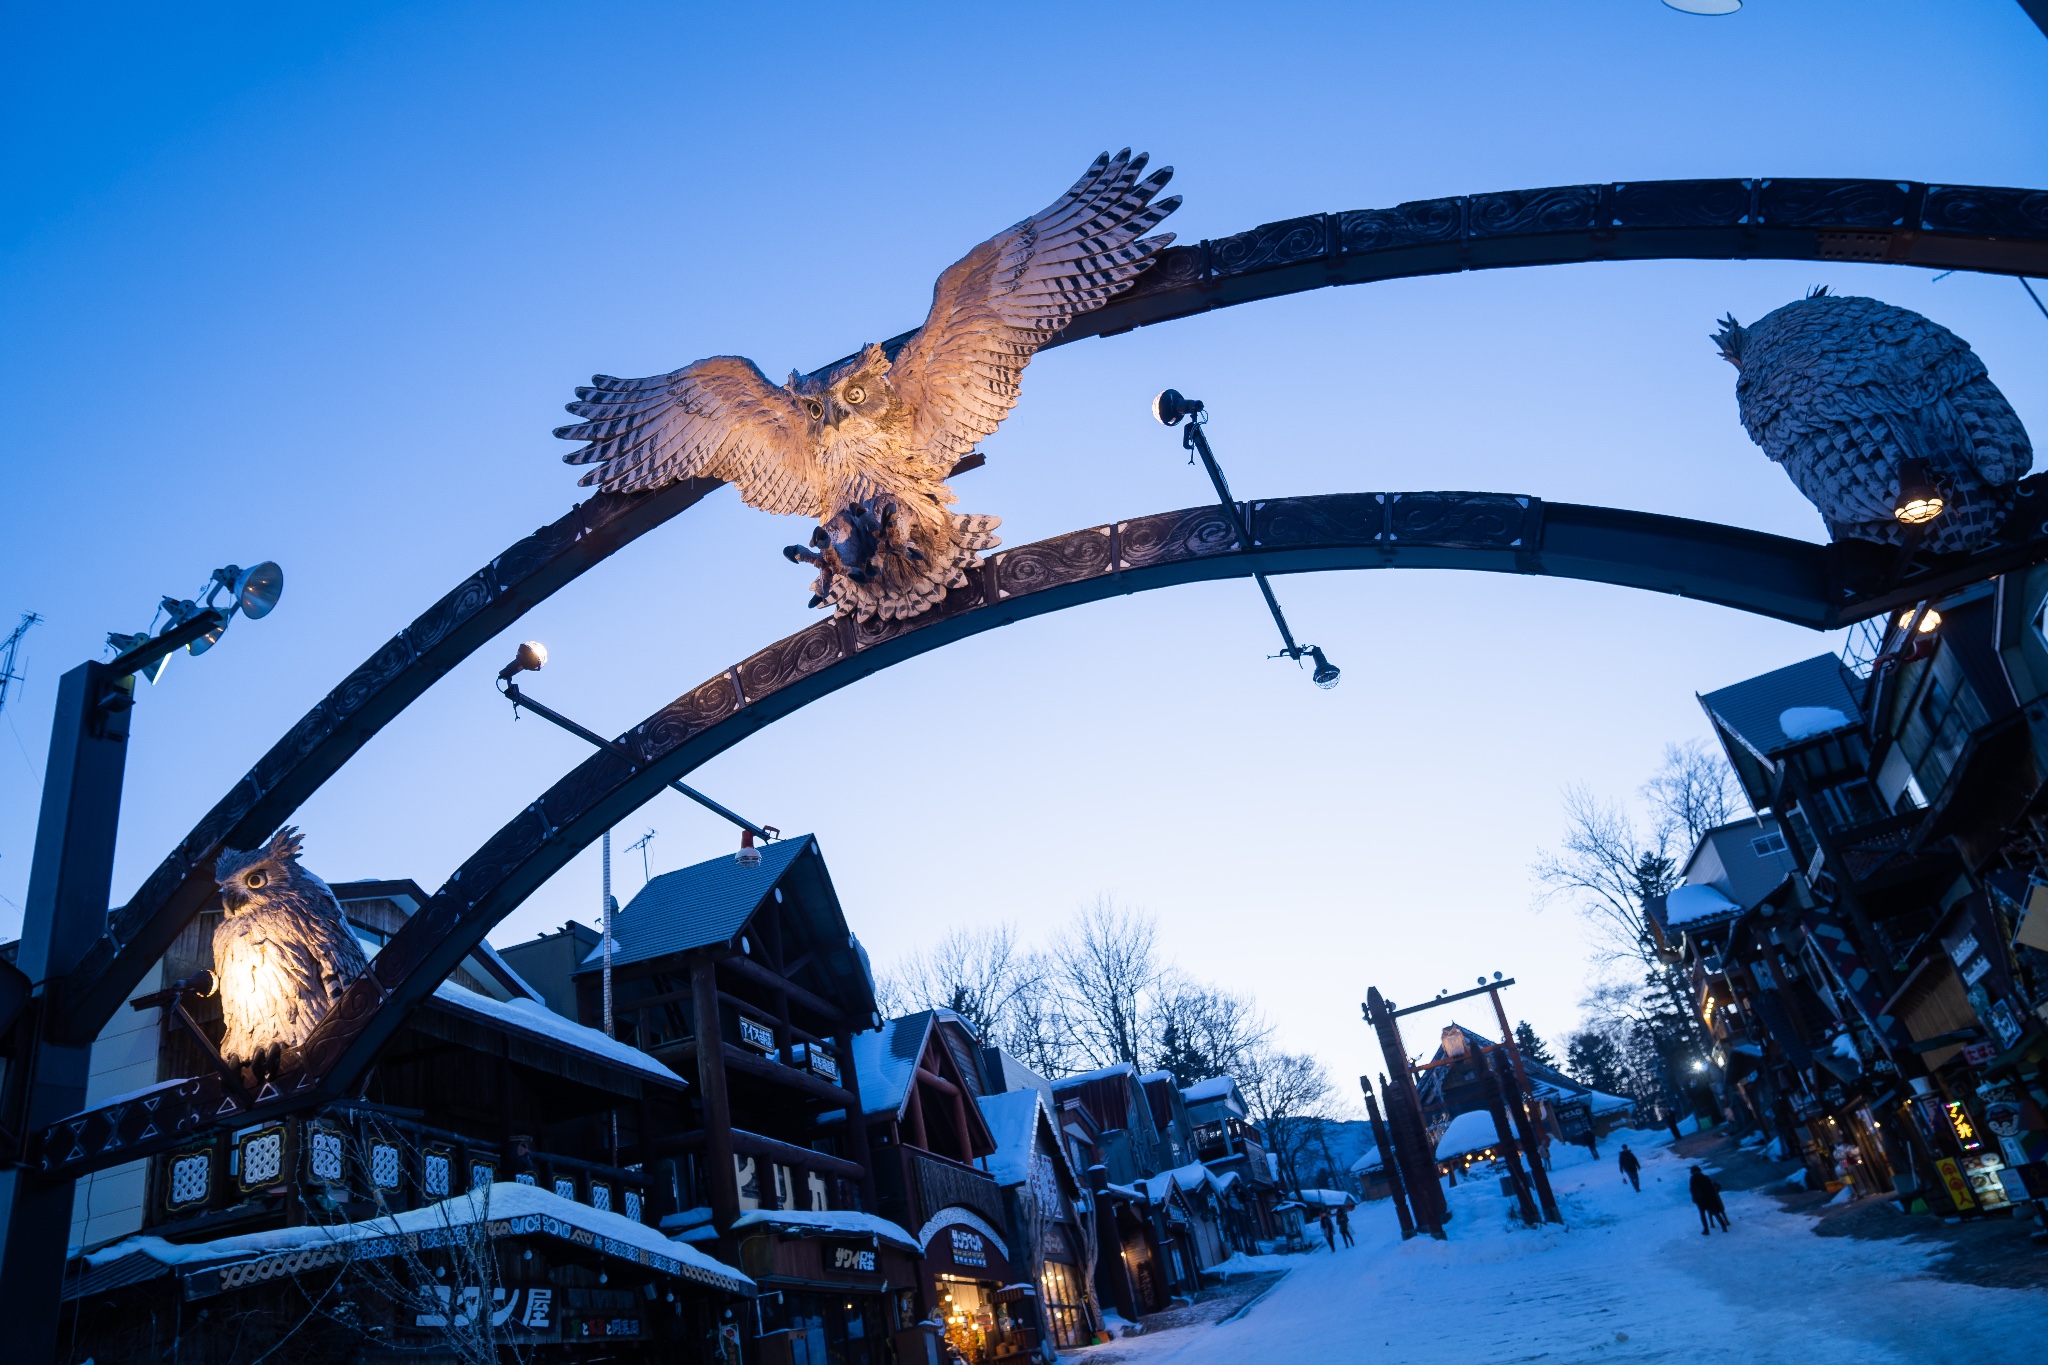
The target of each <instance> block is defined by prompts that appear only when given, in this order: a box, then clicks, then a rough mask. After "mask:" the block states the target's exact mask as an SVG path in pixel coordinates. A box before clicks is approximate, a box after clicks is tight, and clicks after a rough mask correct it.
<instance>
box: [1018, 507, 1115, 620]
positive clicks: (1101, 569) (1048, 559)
mask: <svg viewBox="0 0 2048 1365" xmlns="http://www.w3.org/2000/svg"><path fill="white" fill-rule="evenodd" d="M1109 544H1110V534H1109V528H1108V527H1107V526H1091V527H1089V528H1088V529H1087V530H1085V531H1074V532H1072V533H1070V534H1068V535H1063V536H1054V537H1053V538H1052V539H1051V540H1041V541H1037V542H1036V543H1034V544H1030V545H1022V546H1019V547H1018V548H1016V549H1014V550H1005V551H1003V552H1002V553H1000V554H997V555H995V556H994V557H993V567H994V570H995V583H996V598H997V600H998V601H1000V600H1002V599H1004V598H1010V597H1021V596H1023V595H1025V594H1026V593H1034V592H1042V591H1044V590H1045V589H1047V588H1057V587H1059V586H1061V585H1062V584H1065V583H1078V582H1080V581H1081V580H1082V579H1084V578H1094V577H1096V576H1097V575H1098V574H1105V573H1108V572H1109V571H1110V570H1111V569H1112V568H1114V567H1115V566H1114V565H1112V564H1111V563H1110V561H1109Z"/></svg>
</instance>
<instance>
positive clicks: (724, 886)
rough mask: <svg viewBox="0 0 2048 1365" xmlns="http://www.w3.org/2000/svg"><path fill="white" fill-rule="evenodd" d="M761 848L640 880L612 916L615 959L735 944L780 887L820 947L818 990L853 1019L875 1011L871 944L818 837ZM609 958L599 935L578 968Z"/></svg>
mask: <svg viewBox="0 0 2048 1365" xmlns="http://www.w3.org/2000/svg"><path fill="white" fill-rule="evenodd" d="M760 853H761V861H760V862H759V863H758V864H757V865H755V866H753V867H743V866H741V865H740V863H739V860H738V859H736V858H735V857H733V856H732V855H731V854H722V855H721V856H719V857H716V858H709V859H706V860H705V861H703V862H701V863H697V864H695V865H694V866H691V867H685V868H680V869H678V870H677V871H674V872H664V873H662V874H661V875H660V876H659V877H656V878H654V879H653V880H652V881H650V882H648V883H647V885H645V886H643V887H641V888H640V894H639V895H637V896H635V897H633V899H632V900H630V901H628V902H627V903H626V905H625V907H624V908H623V909H621V910H620V911H619V912H618V913H617V914H615V915H613V916H612V966H613V967H614V968H615V969H616V968H618V967H622V966H630V965H632V964H633V963H636V962H647V961H651V960H653V959H655V958H660V957H667V956H669V955H670V954H674V953H684V952H688V951H689V950H691V949H692V948H709V947H716V946H719V945H722V944H726V943H730V942H731V941H732V940H733V939H734V938H736V937H738V935H739V933H740V931H741V930H742V929H743V928H745V927H746V924H747V921H748V920H749V919H751V918H752V917H753V915H754V913H755V912H756V911H757V910H759V909H760V908H761V906H762V904H763V903H764V902H766V901H768V900H769V899H770V897H772V896H774V895H776V894H777V893H780V894H781V895H782V897H783V899H782V901H781V904H782V907H783V909H784V911H785V912H786V913H787V914H788V915H789V917H790V919H791V920H792V921H793V922H794V923H796V924H797V925H798V926H800V928H801V929H802V931H803V933H804V934H805V936H806V937H807V938H808V940H809V944H808V945H807V946H809V947H812V948H814V949H815V950H816V951H817V964H818V965H817V970H818V972H819V973H821V974H822V976H823V978H824V981H823V982H822V983H821V984H822V986H823V989H819V988H818V986H813V987H812V989H816V990H818V994H820V995H823V996H825V997H827V998H828V999H831V1000H832V1001H833V1002H834V1003H835V1004H837V1005H839V1006H840V1007H841V1008H842V1009H844V1010H845V1011H846V1012H847V1014H848V1016H849V1017H850V1018H851V1019H852V1020H853V1021H854V1022H855V1023H858V1022H860V1021H861V1020H865V1019H867V1018H869V1017H871V1016H872V1015H873V1014H874V1010H875V983H874V974H873V972H872V971H871V970H870V969H869V967H868V958H867V951H866V950H865V949H863V948H862V947H861V946H860V941H859V940H858V939H856V938H854V936H853V934H852V932H851V931H850V930H849V929H848V928H847V926H846V914H845V912H844V911H843V910H842V909H841V908H840V905H839V895H838V893H837V892H836V891H834V890H833V887H832V877H831V874H830V873H829V872H828V871H827V870H826V868H825V858H824V854H823V853H822V852H820V850H819V848H818V840H817V837H816V836H815V835H810V834H798V835H794V836H792V837H790V838H787V839H778V840H776V841H775V842H774V843H771V844H768V845H766V846H765V847H763V848H762V849H761V850H760ZM792 956H794V954H792ZM603 960H604V944H603V943H602V942H600V943H599V944H598V945H597V947H595V948H593V949H592V950H591V951H590V953H589V954H588V955H587V956H586V957H585V958H584V965H583V967H582V968H581V970H579V971H578V972H577V975H578V976H582V975H584V974H585V973H588V972H594V971H597V970H599V969H600V966H601V964H602V962H603Z"/></svg>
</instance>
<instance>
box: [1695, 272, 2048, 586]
mask: <svg viewBox="0 0 2048 1365" xmlns="http://www.w3.org/2000/svg"><path fill="white" fill-rule="evenodd" d="M1714 342H1715V343H1716V344H1717V345H1718V346H1720V348H1721V355H1722V357H1723V358H1724V359H1725V360H1727V361H1728V363H1729V364H1731V365H1733V366H1734V367H1735V368H1736V369H1737V370H1739V371H1740V372H1741V377H1740V378H1738V379H1737V380H1736V381H1735V399H1736V403H1737V405H1738V406H1739V408H1740V410H1741V413H1742V425H1743V426H1744V427H1745V428H1747V429H1748V431H1749V436H1750V439H1751V440H1753V441H1755V442H1756V443H1757V444H1758V445H1760V446H1762V447H1763V449H1764V453H1765V454H1766V455H1768V456H1770V457H1771V458H1772V459H1773V460H1776V461H1777V462H1778V463H1779V464H1781V465H1783V466H1784V467H1785V472H1786V473H1787V474H1789V475H1791V476H1792V482H1793V483H1795V484H1797V485H1798V487H1799V491H1800V492H1802V493H1804V494H1805V495H1806V496H1807V499H1808V500H1809V501H1811V502H1812V503H1813V505H1814V506H1815V507H1817V508H1818V509H1820V514H1821V516H1822V517H1824V518H1826V520H1827V524H1828V533H1829V534H1830V535H1831V536H1833V537H1834V538H1835V539H1836V540H1842V539H1845V538H1848V539H1855V540H1873V541H1880V542H1883V543H1886V544H1891V545H1903V544H1905V543H1907V538H1908V536H1909V535H1913V536H1917V537H1919V538H1920V539H1919V543H1920V544H1921V545H1922V546H1924V547H1925V548H1927V549H1930V550H1938V551H1949V550H1975V549H1978V548H1980V547H1982V546H1983V545H1985V544H1987V543H1989V542H1990V541H1991V540H1992V538H1993V537H1995V536H1996V535H1997V534H1998V529H1999V527H2000V526H2001V525H2002V524H2003V523H2004V521H2005V517H2006V514H2007V513H2008V512H2010V511H2011V510H2012V503H2013V486H2014V485H2015V484H2017V483H2018V482H2019V480H2020V478H2021V476H2023V475H2024V474H2025V473H2026V472H2027V470H2028V468H2029V467H2030V466H2031V465H2032V464H2033V461H2034V451H2033V447H2032V446H2031V445H2030V444H2028V441H2027V432H2026V428H2024V427H2022V426H2021V425H2020V419H2019V417H2018V416H2017V415H2016V414H2015V413H2014V412H2013V410H2012V405H2011V404H2009V403H2007V402H2006V401H2005V395H2004V394H2002V393H2000V392H1999V391H1998V386H1997V385H1996V384H1993V383H1992V382H1991V378H1990V376H1989V375H1988V374H1987V373H1986V372H1985V369H1984V362H1983V361H1981V360H1979V359H1977V356H1976V353H1975V352H1973V351H1972V350H1971V349H1970V348H1969V345H1968V344H1967V343H1965V342H1964V341H1963V339H1962V338H1961V337H1958V336H1957V335H1956V334H1955V333H1953V332H1951V331H1949V330H1948V329H1947V328H1946V327H1943V326H1941V325H1940V324H1939V323H1936V322H1930V321H1928V320H1927V319H1926V318H1924V317H1921V316H1920V315H1919V314H1918V313H1914V312H1909V311H1908V310H1906V309H1904V308H1894V307H1893V306H1892V305H1890V304H1888V303H1880V302H1879V301H1878V300H1876V299H1866V298H1859V297H1857V296H1855V295H1839V296H1838V295H1834V294H1830V293H1828V292H1827V290H1826V289H1825V288H1821V289H1816V290H1815V291H1813V292H1812V293H1811V294H1809V295H1807V296H1806V297H1805V298H1804V299H1801V300H1800V301H1799V302H1797V303H1788V304H1786V305H1785V306H1784V307H1783V308H1780V309H1778V310H1777V311H1776V312H1772V313H1766V314H1765V315H1764V316H1763V317H1762V318H1760V319H1759V320H1757V321H1756V322H1754V323H1752V324H1751V325H1750V326H1748V327H1744V326H1742V325H1741V324H1740V323H1738V322H1737V321H1736V320H1735V319H1734V318H1733V317H1732V316H1730V317H1728V318H1725V319H1723V320H1722V323H1721V330H1720V331H1719V332H1718V333H1716V334H1715V336H1714ZM1910 458H1918V459H1921V460H1924V461H1926V464H1927V468H1928V470H1929V472H1931V473H1932V474H1933V476H1934V479H1935V482H1936V483H1937V484H1938V485H1939V486H1940V489H1941V494H1942V497H1943V499H1944V500H1945V501H1946V503H1947V506H1946V508H1945V509H1944V510H1943V512H1942V514H1941V515H1940V516H1939V517H1937V518H1936V519H1935V520H1934V521H1933V523H1932V524H1930V525H1928V526H1926V527H1925V528H1924V530H1921V529H1910V530H1909V528H1908V527H1906V526H1905V525H1903V524H1901V523H1900V522H1899V521H1898V519H1897V518H1896V517H1895V516H1894V515H1893V511H1892V509H1893V504H1894V502H1895V501H1896V500H1897V498H1898V493H1899V464H1900V462H1901V461H1902V460H1906V459H1910Z"/></svg>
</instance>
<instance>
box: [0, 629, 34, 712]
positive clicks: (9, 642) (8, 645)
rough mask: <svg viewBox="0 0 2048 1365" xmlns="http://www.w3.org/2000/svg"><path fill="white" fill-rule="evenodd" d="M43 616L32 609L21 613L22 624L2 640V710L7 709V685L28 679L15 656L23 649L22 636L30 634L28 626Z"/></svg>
mask: <svg viewBox="0 0 2048 1365" xmlns="http://www.w3.org/2000/svg"><path fill="white" fill-rule="evenodd" d="M42 619H43V618H42V617H40V616H38V615H36V614H35V613H34V612H32V611H25V612H23V613H22V614H21V624H20V625H18V626H16V627H15V628H14V633H13V634H11V635H9V636H8V637H7V639H6V640H5V641H0V711H5V710H6V709H7V686H8V684H9V683H18V682H26V681H28V679H27V678H26V677H25V676H23V675H22V674H21V673H20V672H18V671H17V670H16V669H15V667H14V656H15V654H16V653H17V652H19V651H20V649H21V637H22V636H24V635H26V634H28V628H29V627H30V626H32V625H34V624H35V623H36V622H38V621H40V620H42Z"/></svg>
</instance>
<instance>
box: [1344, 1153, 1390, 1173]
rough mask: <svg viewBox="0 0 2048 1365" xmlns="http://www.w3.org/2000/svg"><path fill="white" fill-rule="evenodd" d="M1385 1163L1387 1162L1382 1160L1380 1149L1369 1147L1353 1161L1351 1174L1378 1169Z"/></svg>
mask: <svg viewBox="0 0 2048 1365" xmlns="http://www.w3.org/2000/svg"><path fill="white" fill-rule="evenodd" d="M1385 1165H1386V1162H1384V1161H1382V1160H1380V1149H1379V1148H1377V1147H1368V1148H1366V1149H1365V1153H1364V1155H1362V1156H1360V1157H1359V1158H1358V1160H1356V1161H1354V1162H1352V1163H1351V1174H1353V1175H1364V1174H1365V1173H1366V1172H1367V1171H1377V1170H1379V1169H1381V1168H1382V1167H1384V1166H1385Z"/></svg>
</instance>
